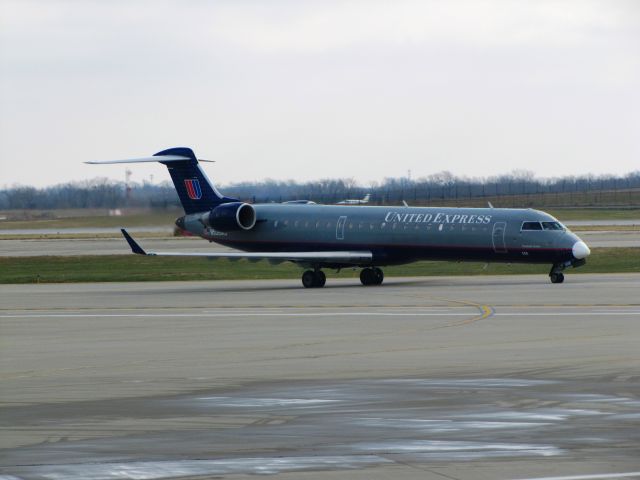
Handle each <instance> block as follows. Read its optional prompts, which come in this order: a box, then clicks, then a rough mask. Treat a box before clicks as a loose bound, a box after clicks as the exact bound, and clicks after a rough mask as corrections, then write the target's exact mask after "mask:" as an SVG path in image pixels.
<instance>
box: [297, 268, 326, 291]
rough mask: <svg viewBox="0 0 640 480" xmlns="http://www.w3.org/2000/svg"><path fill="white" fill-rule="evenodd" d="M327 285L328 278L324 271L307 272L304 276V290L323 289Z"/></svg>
mask: <svg viewBox="0 0 640 480" xmlns="http://www.w3.org/2000/svg"><path fill="white" fill-rule="evenodd" d="M325 283H327V276H326V275H325V274H324V272H323V271H322V270H307V271H305V272H304V273H303V274H302V285H304V288H322V287H324V284H325Z"/></svg>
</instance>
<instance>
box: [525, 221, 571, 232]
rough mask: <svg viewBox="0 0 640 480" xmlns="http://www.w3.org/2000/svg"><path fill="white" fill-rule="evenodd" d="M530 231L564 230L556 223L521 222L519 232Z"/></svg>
mask: <svg viewBox="0 0 640 480" xmlns="http://www.w3.org/2000/svg"><path fill="white" fill-rule="evenodd" d="M532 230H564V227H563V226H562V225H561V224H560V223H558V222H523V223H522V228H521V231H532Z"/></svg>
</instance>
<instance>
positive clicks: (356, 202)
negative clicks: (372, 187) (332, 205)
mask: <svg viewBox="0 0 640 480" xmlns="http://www.w3.org/2000/svg"><path fill="white" fill-rule="evenodd" d="M370 198H371V194H370V193H367V194H366V195H365V196H364V198H361V199H357V198H349V199H347V200H342V201H341V202H338V203H337V204H336V205H366V204H367V203H369V199H370Z"/></svg>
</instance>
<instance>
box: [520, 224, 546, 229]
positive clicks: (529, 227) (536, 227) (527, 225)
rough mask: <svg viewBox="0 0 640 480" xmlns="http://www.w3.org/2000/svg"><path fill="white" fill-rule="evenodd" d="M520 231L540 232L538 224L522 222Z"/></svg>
mask: <svg viewBox="0 0 640 480" xmlns="http://www.w3.org/2000/svg"><path fill="white" fill-rule="evenodd" d="M522 230H542V225H540V222H523V224H522Z"/></svg>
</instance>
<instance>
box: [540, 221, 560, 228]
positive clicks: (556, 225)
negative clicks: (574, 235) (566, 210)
mask: <svg viewBox="0 0 640 480" xmlns="http://www.w3.org/2000/svg"><path fill="white" fill-rule="evenodd" d="M542 228H543V229H544V230H564V228H562V225H560V224H559V223H558V222H542Z"/></svg>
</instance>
